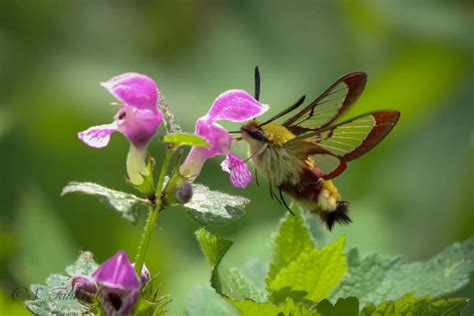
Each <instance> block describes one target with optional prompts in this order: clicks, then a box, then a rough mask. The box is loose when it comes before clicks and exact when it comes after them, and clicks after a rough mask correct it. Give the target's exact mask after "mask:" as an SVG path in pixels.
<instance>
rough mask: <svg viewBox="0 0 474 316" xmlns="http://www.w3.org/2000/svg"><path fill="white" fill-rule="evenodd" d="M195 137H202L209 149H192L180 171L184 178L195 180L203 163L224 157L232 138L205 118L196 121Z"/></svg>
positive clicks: (220, 127)
mask: <svg viewBox="0 0 474 316" xmlns="http://www.w3.org/2000/svg"><path fill="white" fill-rule="evenodd" d="M194 133H195V134H196V135H199V136H202V137H204V138H205V139H206V140H207V142H208V144H209V147H192V148H191V150H190V151H189V154H188V156H187V157H186V160H185V161H184V163H183V165H182V166H181V167H180V171H181V173H182V174H183V175H185V176H186V177H189V178H191V179H194V178H196V177H197V176H198V175H199V173H200V172H201V169H202V167H203V165H204V162H205V161H206V160H207V159H209V158H212V157H214V156H217V155H226V154H227V153H228V152H229V150H230V146H231V144H232V136H231V135H230V134H229V132H227V131H226V130H225V128H223V127H222V126H220V125H219V124H217V123H212V122H209V121H207V120H205V118H200V119H198V120H197V121H196V129H195V132H194Z"/></svg>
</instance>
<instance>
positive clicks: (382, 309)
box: [360, 295, 469, 316]
mask: <svg viewBox="0 0 474 316" xmlns="http://www.w3.org/2000/svg"><path fill="white" fill-rule="evenodd" d="M468 301H469V300H467V299H464V298H453V299H438V300H432V299H431V298H430V297H428V296H425V297H415V296H413V295H405V296H404V297H402V298H401V299H399V300H396V301H386V302H383V303H382V304H380V305H379V306H374V305H373V304H369V305H367V306H366V307H365V308H364V309H363V310H362V311H361V313H360V315H361V316H378V315H386V316H392V315H393V316H403V315H407V316H408V315H424V316H431V315H433V316H435V315H443V316H455V315H460V314H461V311H462V310H463V309H464V308H465V307H466V306H467V303H468Z"/></svg>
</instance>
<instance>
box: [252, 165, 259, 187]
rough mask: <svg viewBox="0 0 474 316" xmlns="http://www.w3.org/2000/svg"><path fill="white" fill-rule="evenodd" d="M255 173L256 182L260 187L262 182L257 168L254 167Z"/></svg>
mask: <svg viewBox="0 0 474 316" xmlns="http://www.w3.org/2000/svg"><path fill="white" fill-rule="evenodd" d="M253 170H254V173H255V183H256V184H257V186H258V187H259V186H260V182H259V181H258V173H257V168H254V169H253Z"/></svg>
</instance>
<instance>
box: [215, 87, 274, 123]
mask: <svg viewBox="0 0 474 316" xmlns="http://www.w3.org/2000/svg"><path fill="white" fill-rule="evenodd" d="M267 110H268V105H266V104H261V103H260V102H258V101H257V100H255V98H254V97H252V96H251V95H250V94H249V93H248V92H246V91H244V90H228V91H226V92H224V93H222V94H221V95H219V96H218V97H217V98H216V100H215V101H214V103H213V104H212V106H211V109H210V110H209V112H208V113H207V117H208V118H209V120H211V121H212V122H214V121H218V120H226V121H232V122H243V121H247V120H250V119H253V118H255V117H257V116H259V115H261V114H263V113H265V112H266V111H267Z"/></svg>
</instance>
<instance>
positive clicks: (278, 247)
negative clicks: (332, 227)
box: [265, 213, 315, 289]
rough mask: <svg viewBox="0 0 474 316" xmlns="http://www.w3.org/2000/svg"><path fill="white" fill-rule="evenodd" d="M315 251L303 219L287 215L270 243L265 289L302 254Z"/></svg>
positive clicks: (299, 216)
mask: <svg viewBox="0 0 474 316" xmlns="http://www.w3.org/2000/svg"><path fill="white" fill-rule="evenodd" d="M314 249H315V243H314V241H313V239H312V237H311V235H310V232H309V230H308V227H307V226H306V224H305V222H304V219H303V217H302V216H301V215H300V213H298V214H297V215H296V216H293V215H291V214H290V213H288V214H287V215H286V216H285V217H284V218H283V219H282V220H281V222H280V228H279V229H278V233H277V235H276V236H275V237H274V239H273V243H272V261H271V264H270V271H269V272H268V276H267V278H266V280H265V281H266V284H267V289H268V288H269V285H270V284H271V283H272V282H273V281H274V279H275V276H276V275H277V274H278V273H279V272H280V270H282V269H283V268H286V267H287V266H288V265H289V264H290V263H291V262H292V261H294V260H295V259H297V258H298V257H299V256H300V255H301V254H302V253H305V252H311V251H313V250H314Z"/></svg>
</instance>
